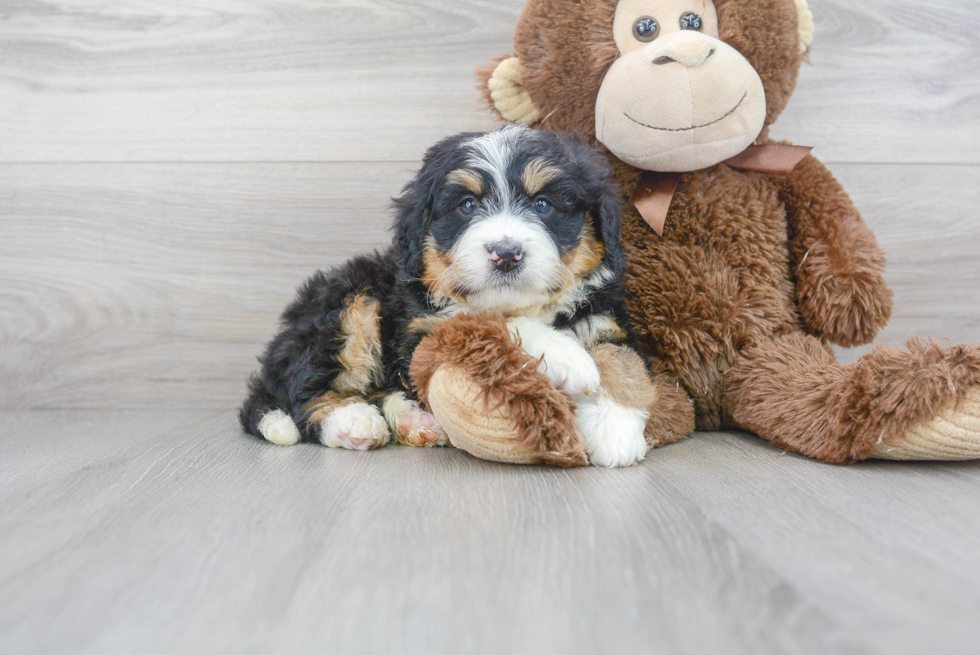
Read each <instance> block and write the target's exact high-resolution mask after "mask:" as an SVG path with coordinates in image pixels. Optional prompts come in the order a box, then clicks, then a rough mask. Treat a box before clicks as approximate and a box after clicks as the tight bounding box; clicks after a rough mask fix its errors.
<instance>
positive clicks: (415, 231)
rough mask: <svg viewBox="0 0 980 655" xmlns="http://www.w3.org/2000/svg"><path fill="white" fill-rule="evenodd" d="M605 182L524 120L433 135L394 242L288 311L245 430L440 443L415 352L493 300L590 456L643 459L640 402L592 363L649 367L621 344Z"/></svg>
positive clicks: (401, 203) (275, 435)
mask: <svg viewBox="0 0 980 655" xmlns="http://www.w3.org/2000/svg"><path fill="white" fill-rule="evenodd" d="M610 177H611V171H610V168H609V165H608V163H607V162H606V159H605V158H604V157H602V156H600V155H599V154H598V153H597V152H595V151H594V150H593V149H591V148H589V147H588V146H586V145H584V144H582V143H581V142H578V141H575V140H572V139H568V138H566V137H562V136H559V135H555V134H551V133H548V132H543V131H536V130H531V129H529V128H526V127H520V126H509V127H506V128H504V129H502V130H500V131H498V132H492V133H489V134H461V135H458V136H454V137H451V138H449V139H446V140H445V141H442V142H441V143H439V144H438V145H436V146H434V147H433V148H432V149H430V150H429V151H428V153H427V154H426V156H425V160H424V163H423V165H422V168H421V170H419V172H418V173H417V174H416V176H415V178H414V179H413V180H412V181H411V182H410V183H409V184H408V185H407V186H406V187H405V189H404V190H403V193H402V195H401V197H399V198H397V199H396V200H395V202H394V206H395V209H396V211H397V216H396V220H395V224H394V226H393V231H394V239H393V244H392V247H391V248H390V249H389V250H387V251H386V252H384V253H375V254H372V255H362V256H359V257H356V258H354V259H352V260H351V261H349V262H348V263H346V264H344V265H343V266H340V267H339V268H336V269H334V270H332V271H330V272H327V273H323V272H317V273H316V274H314V275H313V277H312V278H310V279H309V280H308V281H307V282H306V284H305V285H303V286H302V288H300V290H299V293H298V297H297V298H296V300H295V301H294V302H293V303H292V304H291V305H290V306H289V307H288V308H287V309H286V311H285V312H284V313H283V315H282V330H281V332H280V333H279V335H278V336H276V337H275V339H273V341H272V342H271V343H270V344H269V345H268V347H267V349H266V351H265V354H264V355H263V356H262V357H261V358H260V360H259V361H260V362H261V364H262V369H261V371H260V372H259V373H258V374H256V375H253V376H252V379H251V380H250V383H249V387H250V394H249V397H248V399H247V400H246V401H245V403H244V405H243V406H242V408H241V413H240V420H241V424H242V426H243V428H244V429H245V430H246V431H247V432H250V433H251V434H254V435H256V436H261V437H264V438H265V439H267V440H268V441H270V442H272V443H274V444H278V445H292V444H295V443H298V442H299V441H301V440H306V441H313V442H318V443H322V444H324V445H326V446H330V447H334V448H346V449H351V450H369V449H373V448H379V447H381V446H384V445H386V444H387V443H389V441H390V439H391V436H393V437H394V439H395V440H397V441H398V442H400V443H403V444H407V445H412V446H441V445H446V444H447V443H448V440H447V437H446V435H445V433H444V432H443V431H442V429H441V428H440V426H439V425H438V423H437V422H436V421H435V419H434V418H433V417H432V416H431V415H429V414H428V413H426V412H425V411H423V410H422V409H421V408H420V407H419V405H418V403H417V402H416V400H415V399H414V397H413V393H412V390H411V383H410V380H409V376H408V371H409V365H410V364H411V357H412V352H413V351H414V349H415V347H416V346H417V345H418V344H419V342H420V341H421V339H422V338H423V337H424V336H425V335H426V334H428V333H429V332H431V331H432V329H433V328H434V327H435V326H436V325H438V324H439V322H441V321H444V320H446V319H447V318H450V317H452V316H454V315H456V314H459V313H460V312H480V311H488V310H492V311H497V312H502V313H503V314H504V315H505V316H506V317H507V318H508V325H509V326H510V329H511V332H512V334H513V335H514V337H515V338H519V339H520V343H521V344H522V347H523V348H524V350H525V351H526V352H528V354H530V355H532V356H534V357H536V358H538V357H541V358H543V359H542V363H541V365H540V370H541V371H542V372H543V373H544V374H545V375H547V376H548V377H549V379H550V380H551V381H552V383H553V384H554V385H555V387H556V388H558V389H561V390H563V391H564V392H565V393H567V394H568V395H569V396H571V397H572V398H573V399H574V400H575V402H576V405H577V407H578V409H577V419H578V424H579V427H580V429H581V432H582V436H583V439H584V441H585V445H586V451H587V453H588V454H589V457H590V461H591V462H592V463H593V464H596V465H601V466H627V465H630V464H633V463H635V462H637V461H639V460H641V459H643V457H644V455H645V454H646V451H647V444H646V441H645V439H644V434H643V433H644V427H645V424H646V421H647V419H648V418H649V409H650V407H649V406H645V405H648V404H649V403H648V402H647V401H642V402H632V403H630V402H628V401H626V400H624V399H627V398H629V397H631V395H632V397H634V398H635V397H636V396H637V394H636V393H632V394H631V393H630V392H629V391H625V392H620V393H616V392H615V389H616V388H617V387H618V388H619V389H620V390H622V389H625V388H627V387H630V386H631V385H632V382H631V381H630V380H624V379H609V380H603V379H602V375H601V373H600V366H599V365H597V361H598V362H599V364H600V365H603V362H605V363H606V365H605V366H604V370H607V371H610V372H611V371H617V372H623V371H632V373H633V374H634V375H636V374H637V369H638V368H639V369H640V372H639V375H642V376H644V377H646V376H647V375H648V373H647V371H646V369H645V368H644V366H643V365H642V364H641V365H640V366H638V367H637V366H636V363H637V362H639V361H640V360H639V357H638V356H637V355H636V354H635V353H634V352H633V351H632V350H630V348H631V347H632V343H631V337H630V334H629V328H628V324H627V315H626V309H625V304H624V300H623V288H622V284H621V276H622V273H623V254H622V249H621V246H620V242H619V237H620V228H619V210H618V206H617V203H618V197H619V195H618V193H617V191H616V189H615V188H614V187H613V186H612V184H611V182H610ZM590 353H591V354H590ZM599 353H601V354H602V356H601V357H600V356H599ZM594 355H595V357H594ZM607 377H612V376H607ZM640 382H641V383H644V384H646V385H647V386H648V387H649V386H650V385H649V382H647V381H646V380H641V381H640ZM641 386H642V384H641Z"/></svg>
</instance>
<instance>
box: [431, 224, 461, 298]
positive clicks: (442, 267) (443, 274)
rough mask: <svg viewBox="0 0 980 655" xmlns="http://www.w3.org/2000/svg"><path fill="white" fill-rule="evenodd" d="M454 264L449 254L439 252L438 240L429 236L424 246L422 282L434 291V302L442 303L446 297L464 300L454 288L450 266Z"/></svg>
mask: <svg viewBox="0 0 980 655" xmlns="http://www.w3.org/2000/svg"><path fill="white" fill-rule="evenodd" d="M452 265H453V261H452V259H450V257H449V255H447V254H445V253H442V252H439V249H438V248H437V247H436V240H435V239H433V238H432V237H428V238H427V239H426V240H425V245H424V246H423V248H422V284H424V285H425V287H426V288H427V289H428V290H429V291H430V292H431V293H432V295H433V298H432V300H433V302H434V303H435V304H437V305H438V304H440V303H441V302H442V300H443V299H444V298H451V299H452V300H455V301H456V302H462V301H461V299H460V297H459V294H458V293H456V290H455V289H454V288H453V285H452V283H451V281H450V280H449V279H448V277H449V274H450V272H449V268H450V267H451V266H452Z"/></svg>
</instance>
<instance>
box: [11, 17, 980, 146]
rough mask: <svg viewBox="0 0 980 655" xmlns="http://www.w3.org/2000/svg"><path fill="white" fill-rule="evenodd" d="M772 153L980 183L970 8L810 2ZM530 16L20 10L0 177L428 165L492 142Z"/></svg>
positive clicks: (979, 50) (974, 25) (979, 108)
mask: <svg viewBox="0 0 980 655" xmlns="http://www.w3.org/2000/svg"><path fill="white" fill-rule="evenodd" d="M810 4H811V6H812V9H813V13H814V16H815V19H816V42H815V45H814V47H813V51H812V54H811V61H812V66H806V67H804V70H803V74H802V77H801V80H800V84H799V87H798V91H797V92H796V95H795V97H794V99H793V101H792V104H791V105H790V107H789V109H788V110H787V112H786V113H785V115H784V116H783V118H782V119H781V121H780V123H779V124H778V125H777V127H776V129H775V131H774V135H776V136H778V137H780V138H785V139H790V140H794V141H797V142H799V143H804V144H807V145H816V146H819V147H820V148H821V151H822V153H823V157H824V159H825V160H826V161H829V162H904V163H923V162H931V163H950V162H952V163H980V74H978V72H977V71H978V70H980V12H977V11H976V2H975V0H938V1H936V2H928V3H923V2H920V1H919V0H864V1H863V2H852V1H850V0H810ZM522 5H523V0H494V1H492V2H490V1H487V0H479V1H468V2H465V3H461V2H453V1H452V0H401V1H398V0H325V1H323V2H311V1H310V0H208V1H207V2H199V1H194V2H190V1H188V0H181V1H172V0H138V1H137V0H124V1H122V2H107V1H106V0H97V1H91V0H66V1H63V2H59V3H52V2H49V1H48V0H17V1H15V2H13V3H10V2H6V3H4V4H3V5H2V6H0V98H2V101H0V161H7V162H12V161H198V162H200V161H369V160H370V161H376V160H383V161H409V162H411V161H417V160H418V159H419V157H420V156H421V154H422V152H423V151H424V149H425V148H426V147H427V146H428V145H430V144H431V143H432V142H434V141H435V140H436V139H438V138H440V137H442V136H446V135H448V134H450V133H453V132H456V131H461V130H473V129H481V128H485V127H489V126H491V125H492V123H491V120H490V117H489V114H488V112H486V111H485V110H484V109H482V108H481V107H480V105H479V95H478V93H477V92H476V90H475V89H474V83H475V82H474V71H475V69H476V68H477V67H479V66H482V65H484V64H486V63H487V62H489V60H490V59H491V58H492V57H495V56H498V55H503V54H505V53H508V52H510V51H511V50H512V44H513V31H514V25H515V24H516V20H517V15H518V13H519V11H520V8H521V6H522Z"/></svg>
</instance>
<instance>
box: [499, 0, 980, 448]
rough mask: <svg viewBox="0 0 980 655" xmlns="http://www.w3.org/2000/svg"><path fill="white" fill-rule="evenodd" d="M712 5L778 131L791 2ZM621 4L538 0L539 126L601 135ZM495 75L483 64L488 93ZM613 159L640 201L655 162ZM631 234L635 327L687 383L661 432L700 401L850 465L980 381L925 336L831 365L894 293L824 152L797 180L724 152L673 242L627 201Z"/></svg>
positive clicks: (667, 404)
mask: <svg viewBox="0 0 980 655" xmlns="http://www.w3.org/2000/svg"><path fill="white" fill-rule="evenodd" d="M716 4H717V5H718V16H719V29H720V34H721V38H722V39H723V40H724V41H726V42H727V43H729V44H730V45H732V46H733V47H734V48H735V49H737V50H738V51H739V52H741V53H742V55H743V56H745V57H746V58H747V59H748V60H749V62H750V63H752V65H753V66H754V67H755V69H756V70H757V71H758V73H759V75H760V77H761V79H762V81H763V85H764V87H765V91H766V100H767V117H766V131H768V126H769V125H770V124H772V122H773V121H775V120H776V119H777V118H778V116H779V114H780V113H781V112H782V111H783V109H784V108H785V107H786V105H787V103H788V102H789V99H790V96H791V94H792V92H793V90H794V88H795V85H796V80H797V75H798V72H799V68H800V65H801V63H802V61H803V59H804V55H802V54H801V48H800V42H799V38H800V37H799V30H798V29H797V28H798V25H797V21H798V17H797V11H796V7H795V3H794V2H793V1H792V0H726V1H725V2H723V3H716ZM616 5H617V0H583V1H581V2H580V1H573V0H529V1H528V3H527V5H526V6H525V8H524V11H523V12H522V14H521V17H520V21H519V23H518V26H517V32H516V36H515V49H516V56H518V57H519V58H520V60H521V62H522V63H523V69H524V72H523V85H524V89H525V90H526V91H527V93H528V94H529V96H530V97H531V99H532V100H533V101H534V104H535V105H536V106H537V110H538V111H539V113H540V115H541V116H543V117H544V118H542V119H541V121H540V122H539V123H537V125H536V126H537V127H539V128H542V129H548V130H555V131H566V132H575V133H578V134H580V135H582V136H583V137H584V138H586V139H591V140H592V141H593V142H595V105H596V97H597V95H598V91H599V87H600V84H601V82H602V79H603V77H604V76H605V73H606V71H607V70H608V68H609V67H610V66H611V65H612V63H613V62H614V61H615V60H616V59H617V58H618V56H619V52H618V50H617V48H616V45H615V43H614V41H613V36H612V31H611V29H610V26H611V25H612V19H613V15H614V12H615V8H616ZM491 72H492V68H490V69H486V70H484V71H482V72H481V73H480V76H481V84H482V86H483V88H484V90H485V91H486V92H487V96H486V97H487V101H488V102H490V103H491V104H492V99H491V98H490V96H489V92H488V91H487V88H486V81H487V79H488V78H489V75H490V73H491ZM651 101H655V98H651ZM765 133H766V132H765V131H764V132H763V137H762V138H761V141H763V142H766V139H765ZM597 145H599V144H597ZM609 156H610V158H611V160H612V162H613V166H614V168H615V170H616V178H617V182H619V183H620V185H621V187H622V189H623V193H624V196H625V197H626V198H629V197H630V195H631V194H632V192H633V190H634V189H635V188H636V186H637V183H638V181H639V179H640V176H641V173H642V172H641V171H639V170H637V169H636V168H633V167H631V166H629V165H627V164H624V163H623V162H621V161H619V160H618V159H616V158H615V157H614V156H612V155H611V154H610V155H609ZM623 240H624V243H625V249H626V253H627V257H628V260H629V263H628V267H627V274H626V285H627V290H628V292H629V294H630V296H629V306H630V312H631V318H632V320H633V322H634V325H635V329H636V335H637V337H638V339H639V341H640V343H641V346H642V347H643V348H644V349H645V351H646V354H647V356H648V357H650V358H651V359H652V360H654V361H655V365H656V367H657V370H658V371H661V372H662V373H666V374H669V376H672V377H673V378H676V379H677V380H678V381H679V383H680V385H681V387H682V389H678V390H677V394H675V395H673V396H671V395H665V394H664V393H663V390H661V393H660V394H659V396H660V399H659V402H658V404H657V407H656V409H655V411H654V413H653V417H652V418H651V422H652V423H657V424H658V425H659V427H658V428H657V429H658V430H660V432H659V434H671V435H675V434H676V433H675V430H683V429H686V424H685V412H686V411H689V410H690V406H689V403H688V400H687V398H686V397H687V396H689V397H690V399H693V402H694V405H695V410H696V424H697V427H698V428H700V429H718V428H722V427H733V428H744V429H747V430H752V431H754V432H756V433H758V434H760V435H762V436H763V437H765V438H767V439H770V440H771V441H772V442H773V443H774V444H776V445H778V446H780V447H783V448H788V449H792V450H795V451H798V452H801V453H804V454H806V455H809V456H812V457H816V458H818V459H821V460H824V461H829V462H840V463H845V462H853V461H857V460H860V459H863V458H866V457H868V456H869V455H870V454H871V449H872V447H873V446H874V444H875V443H877V441H878V440H879V439H881V438H885V439H889V438H893V437H895V436H900V435H901V433H902V431H903V430H905V429H906V428H907V427H908V426H909V425H910V424H911V423H913V422H916V421H921V420H925V419H928V418H929V417H930V416H931V415H934V414H935V412H936V411H938V408H940V407H942V406H944V405H948V404H949V403H950V402H952V401H954V400H956V399H957V398H962V394H963V393H964V392H965V391H966V389H967V388H968V387H969V386H971V385H976V384H980V377H978V374H977V367H978V364H977V358H978V354H977V350H976V349H975V348H968V347H956V348H948V349H942V348H940V347H938V346H936V345H935V344H928V345H927V344H924V343H923V342H919V341H913V342H910V343H909V348H910V351H909V352H902V351H898V350H894V349H885V350H881V349H879V350H876V351H875V352H874V353H872V354H871V355H869V356H867V357H865V358H864V359H862V360H861V362H859V363H858V364H855V365H854V366H851V367H846V366H841V365H839V364H837V363H836V362H835V361H834V359H833V356H832V355H831V353H830V351H829V350H828V349H827V348H826V346H825V345H824V343H825V342H832V343H837V344H840V345H843V346H854V345H859V344H865V343H869V342H870V341H872V340H873V339H874V337H875V335H876V334H877V333H878V331H879V330H880V329H881V327H882V326H883V325H884V324H885V323H886V322H887V320H888V319H889V317H890V315H891V310H892V295H891V292H890V291H889V290H888V288H887V286H886V284H885V281H884V278H883V275H882V274H883V271H884V263H885V260H884V255H883V253H882V252H881V250H880V249H879V247H878V245H877V243H876V241H875V238H874V235H873V234H872V233H871V231H870V230H869V229H868V227H867V226H866V225H865V223H864V220H863V219H862V218H861V215H860V213H859V212H858V211H857V209H856V208H855V207H854V205H853V203H852V202H851V200H850V198H848V196H847V194H846V193H845V192H844V190H843V188H842V187H841V185H840V184H839V183H838V182H837V181H836V180H835V179H834V177H833V175H832V174H831V173H830V172H829V171H828V170H827V169H826V167H824V166H823V165H822V164H820V162H818V161H817V160H816V159H814V158H813V157H807V158H806V159H805V160H804V161H803V163H802V164H800V166H799V167H797V169H796V170H795V171H794V172H793V173H792V174H791V175H790V176H789V177H788V178H785V179H780V178H772V177H767V176H765V175H762V174H759V173H753V172H748V171H744V170H736V169H733V168H730V167H728V166H726V165H724V164H719V165H716V166H714V167H711V168H709V169H706V170H701V171H696V172H692V173H686V174H684V175H683V176H682V177H681V180H680V183H679V185H678V188H677V193H676V195H675V197H674V200H673V203H672V205H671V208H670V212H669V215H668V217H667V221H666V226H665V230H664V233H663V236H662V237H659V236H657V234H656V233H655V232H653V230H651V228H650V226H649V225H648V224H647V223H646V222H645V221H644V220H643V219H642V218H641V217H640V215H639V214H638V212H637V211H636V210H635V209H634V208H632V207H629V208H628V209H627V210H626V212H625V215H624V218H623ZM664 379H668V378H664ZM673 438H675V437H670V438H667V439H666V440H667V441H669V440H672V439H673ZM655 441H656V439H655Z"/></svg>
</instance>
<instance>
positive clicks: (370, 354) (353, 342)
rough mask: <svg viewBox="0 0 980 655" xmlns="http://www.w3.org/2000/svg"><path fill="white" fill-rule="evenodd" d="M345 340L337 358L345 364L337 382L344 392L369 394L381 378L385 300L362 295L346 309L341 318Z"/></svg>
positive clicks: (342, 364) (342, 334)
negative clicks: (381, 301) (383, 307)
mask: <svg viewBox="0 0 980 655" xmlns="http://www.w3.org/2000/svg"><path fill="white" fill-rule="evenodd" d="M340 330H341V339H342V340H343V342H344V346H343V348H341V350H340V354H339V355H337V361H338V362H340V365H341V366H343V367H344V370H343V372H342V373H341V374H340V375H338V376H337V379H335V380H334V382H333V388H334V390H336V391H339V392H340V393H343V394H348V395H349V394H366V393H368V392H369V391H370V390H371V385H372V383H375V382H377V381H378V380H380V379H381V303H380V302H379V301H378V299H377V298H371V297H369V296H366V295H363V294H362V295H359V296H356V297H355V298H354V300H353V301H351V304H350V306H348V307H347V309H345V310H344V314H343V316H342V318H341V321H340Z"/></svg>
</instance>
